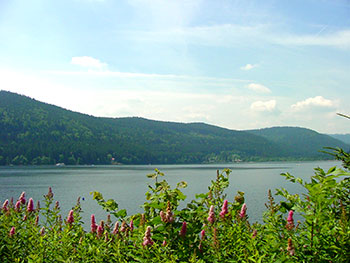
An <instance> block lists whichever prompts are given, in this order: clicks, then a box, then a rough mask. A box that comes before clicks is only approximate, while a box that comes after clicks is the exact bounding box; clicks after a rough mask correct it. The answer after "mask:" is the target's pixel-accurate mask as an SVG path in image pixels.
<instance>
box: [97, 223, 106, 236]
mask: <svg viewBox="0 0 350 263" xmlns="http://www.w3.org/2000/svg"><path fill="white" fill-rule="evenodd" d="M103 232H104V229H103V226H101V225H99V226H98V227H97V236H98V237H101V236H102V234H103Z"/></svg>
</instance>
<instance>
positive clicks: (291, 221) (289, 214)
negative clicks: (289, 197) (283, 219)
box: [287, 210, 294, 225]
mask: <svg viewBox="0 0 350 263" xmlns="http://www.w3.org/2000/svg"><path fill="white" fill-rule="evenodd" d="M293 214H294V212H293V210H290V211H289V213H288V218H287V222H288V223H289V224H290V225H292V224H293V225H294V219H293Z"/></svg>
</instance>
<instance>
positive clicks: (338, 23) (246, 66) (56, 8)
mask: <svg viewBox="0 0 350 263" xmlns="http://www.w3.org/2000/svg"><path fill="white" fill-rule="evenodd" d="M0 89H2V90H7V91H11V92H16V93H19V94H23V95H26V96H29V97H31V98H35V99H36V100H39V101H43V102H46V103H50V104H54V105H57V106H60V107H63V108H66V109H69V110H73V111H78V112H81V113H86V114H89V115H93V116H99V117H135V116H137V117H144V118H148V119H153V120H162V121H176V122H185V123H189V122H205V123H208V124H213V125H217V126H220V127H224V128H229V129H235V130H245V129H255V128H265V127H273V126H299V127H305V128H310V129H314V130H316V131H318V132H321V133H350V121H349V120H347V119H346V118H342V117H339V116H338V115H337V114H336V113H343V114H348V115H350V1H349V0H294V1H290V0H264V1H261V0H256V1H253V0H215V1H213V0H60V1H55V0H31V1H23V0H0Z"/></svg>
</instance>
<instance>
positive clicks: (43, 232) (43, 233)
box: [39, 227, 45, 236]
mask: <svg viewBox="0 0 350 263" xmlns="http://www.w3.org/2000/svg"><path fill="white" fill-rule="evenodd" d="M39 233H40V235H41V236H43V235H45V227H42V228H41V229H40V232H39Z"/></svg>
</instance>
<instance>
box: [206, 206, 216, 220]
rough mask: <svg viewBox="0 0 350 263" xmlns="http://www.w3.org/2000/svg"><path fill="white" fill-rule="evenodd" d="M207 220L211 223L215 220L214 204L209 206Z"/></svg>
mask: <svg viewBox="0 0 350 263" xmlns="http://www.w3.org/2000/svg"><path fill="white" fill-rule="evenodd" d="M207 220H208V221H209V223H211V224H213V223H214V222H215V213H214V206H213V205H212V206H210V209H209V215H208V218H207Z"/></svg>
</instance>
